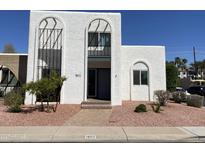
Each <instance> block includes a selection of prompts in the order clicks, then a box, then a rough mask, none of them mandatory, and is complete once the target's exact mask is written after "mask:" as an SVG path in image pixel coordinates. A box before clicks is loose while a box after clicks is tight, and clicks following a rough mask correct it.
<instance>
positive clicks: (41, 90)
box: [24, 72, 66, 102]
mask: <svg viewBox="0 0 205 154" xmlns="http://www.w3.org/2000/svg"><path fill="white" fill-rule="evenodd" d="M65 80H66V78H65V77H61V76H59V75H58V74H57V73H55V72H52V73H51V75H50V76H49V77H45V78H42V79H40V80H38V81H36V82H30V83H27V84H26V85H24V89H25V90H26V91H28V92H29V93H30V94H34V95H36V96H37V100H38V101H40V102H52V101H57V100H56V97H57V96H56V95H57V93H60V89H61V87H62V85H63V82H64V81H65Z"/></svg>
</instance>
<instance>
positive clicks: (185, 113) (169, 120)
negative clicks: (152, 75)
mask: <svg viewBox="0 0 205 154" xmlns="http://www.w3.org/2000/svg"><path fill="white" fill-rule="evenodd" d="M140 103H143V104H146V106H147V108H148V112H145V113H136V112H134V109H135V107H136V106H137V105H139V104H140ZM162 109H163V111H161V112H160V113H155V112H153V111H152V109H151V106H150V103H147V102H129V101H127V102H123V104H122V106H115V107H113V109H112V114H111V116H110V125H111V126H205V108H204V107H203V108H195V107H190V106H186V105H185V104H176V103H168V104H167V106H165V107H162Z"/></svg>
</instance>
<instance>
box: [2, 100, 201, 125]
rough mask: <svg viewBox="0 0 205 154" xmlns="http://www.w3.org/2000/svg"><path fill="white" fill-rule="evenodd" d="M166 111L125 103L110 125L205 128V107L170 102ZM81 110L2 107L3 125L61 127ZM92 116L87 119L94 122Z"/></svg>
mask: <svg viewBox="0 0 205 154" xmlns="http://www.w3.org/2000/svg"><path fill="white" fill-rule="evenodd" d="M140 103H142V104H145V105H146V106H147V108H148V112H145V113H136V112H134V109H135V107H136V106H137V105H139V104H140ZM162 109H163V111H161V112H160V113H155V112H153V111H152V109H151V106H150V103H148V102H129V101H124V102H123V104H122V106H114V107H113V108H112V109H111V110H110V112H111V115H110V117H109V121H108V122H107V124H106V126H137V127H141V126H145V127H146V126H147V127H148V126H150V127H152V126H167V127H168V126H205V108H204V107H203V108H195V107H190V106H186V105H185V104H176V103H168V105H167V106H165V107H162ZM80 110H81V108H80V105H59V106H58V109H57V111H56V112H50V113H47V112H40V111H38V110H33V111H32V110H24V112H21V113H10V112H7V111H6V107H5V106H4V105H2V104H0V126H61V125H63V124H64V123H65V122H66V121H67V120H69V119H70V118H72V117H73V116H74V115H75V114H77V113H78V112H79V111H80ZM90 110H92V109H90ZM101 110H102V109H101ZM28 111H30V112H28ZM99 112H100V110H99ZM88 115H89V114H88ZM88 115H86V117H85V120H86V119H87V120H88V119H92V118H89V117H88ZM103 118H104V117H102V119H103ZM81 120H82V119H81ZM91 124H92V122H91Z"/></svg>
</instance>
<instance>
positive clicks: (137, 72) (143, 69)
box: [131, 62, 150, 101]
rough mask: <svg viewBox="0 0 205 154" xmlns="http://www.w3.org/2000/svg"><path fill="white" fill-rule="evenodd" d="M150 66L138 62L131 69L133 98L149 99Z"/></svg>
mask: <svg viewBox="0 0 205 154" xmlns="http://www.w3.org/2000/svg"><path fill="white" fill-rule="evenodd" d="M149 84H150V83H149V67H148V65H147V64H146V63H144V62H136V63H135V64H134V65H133V66H132V69H131V100H137V101H149V100H150V88H149V86H150V85H149Z"/></svg>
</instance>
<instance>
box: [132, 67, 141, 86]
mask: <svg viewBox="0 0 205 154" xmlns="http://www.w3.org/2000/svg"><path fill="white" fill-rule="evenodd" d="M133 84H134V85H140V71H137V70H134V71H133Z"/></svg>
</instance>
